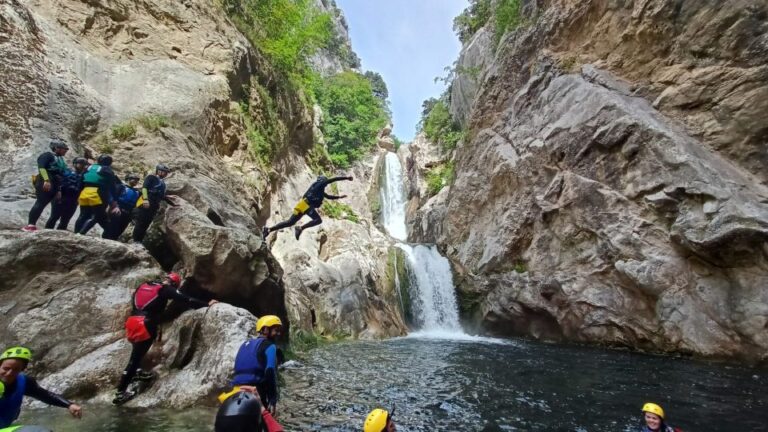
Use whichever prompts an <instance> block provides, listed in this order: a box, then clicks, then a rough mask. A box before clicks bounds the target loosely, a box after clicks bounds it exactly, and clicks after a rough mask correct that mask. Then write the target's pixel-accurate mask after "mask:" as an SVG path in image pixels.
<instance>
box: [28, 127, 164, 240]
mask: <svg viewBox="0 0 768 432" xmlns="http://www.w3.org/2000/svg"><path fill="white" fill-rule="evenodd" d="M68 151H69V146H68V145H67V144H66V143H65V142H63V141H61V140H57V139H54V140H51V142H50V151H47V152H45V153H42V154H41V155H40V156H39V157H38V158H37V174H35V175H33V176H32V184H33V186H34V188H35V203H34V204H33V206H32V209H31V210H30V211H29V218H28V221H27V225H26V226H25V227H23V228H22V230H24V231H27V232H33V231H37V221H38V219H40V216H41V215H42V214H43V210H45V208H46V207H48V205H49V204H50V206H51V215H50V217H49V218H48V220H47V221H46V223H45V228H47V229H54V228H56V229H59V230H67V228H68V226H69V221H70V220H71V219H72V216H74V214H75V212H76V211H77V208H78V206H79V207H80V215H79V217H78V218H77V220H76V221H75V228H74V231H75V233H77V234H87V233H88V231H90V230H91V229H92V228H93V227H94V226H96V224H99V225H100V226H101V228H102V229H103V234H102V237H103V238H105V239H110V240H117V239H118V238H119V237H120V236H121V235H122V234H123V232H125V230H126V228H128V225H129V224H130V223H131V221H133V222H134V229H133V241H134V242H136V243H141V242H142V241H143V240H144V236H145V235H146V232H147V229H149V226H150V224H151V223H152V219H154V217H155V215H156V214H157V212H158V210H159V209H160V203H161V202H162V201H166V202H168V203H169V204H171V205H176V203H175V202H174V201H173V197H172V196H169V195H167V194H166V185H165V180H164V179H165V178H166V177H167V176H168V174H170V172H171V169H170V168H168V166H167V165H165V164H162V163H161V164H158V165H157V166H156V167H155V172H154V174H150V175H148V176H146V178H145V179H144V184H143V185H142V187H141V188H138V187H137V185H138V183H139V181H140V180H141V178H140V177H139V176H138V175H136V174H127V175H126V176H125V183H123V182H122V181H121V180H120V179H119V178H118V177H117V175H116V174H115V172H114V171H113V170H112V156H110V155H101V156H99V157H98V159H97V160H96V162H95V163H90V162H89V161H88V160H87V159H85V158H83V157H76V158H74V159H73V160H72V167H71V168H70V167H69V166H68V165H67V162H66V161H65V159H64V156H65V155H66V154H67V152H68ZM57 223H58V226H57Z"/></svg>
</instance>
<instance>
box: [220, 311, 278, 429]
mask: <svg viewBox="0 0 768 432" xmlns="http://www.w3.org/2000/svg"><path fill="white" fill-rule="evenodd" d="M282 328H283V322H282V321H280V318H278V317H277V316H275V315H266V316H263V317H261V318H259V320H258V321H256V332H257V333H258V337H256V338H255V339H249V340H247V341H245V342H243V344H242V345H240V349H239V350H238V351H237V356H236V357H235V377H234V378H233V379H232V385H233V386H240V387H242V386H253V387H255V388H256V391H257V393H258V394H259V397H260V398H261V400H262V401H263V402H264V403H265V404H266V405H267V410H268V411H269V412H270V413H272V415H273V416H275V415H277V399H278V392H277V365H278V358H279V354H278V349H277V345H275V339H276V338H277V337H279V336H280V333H281V332H282Z"/></svg>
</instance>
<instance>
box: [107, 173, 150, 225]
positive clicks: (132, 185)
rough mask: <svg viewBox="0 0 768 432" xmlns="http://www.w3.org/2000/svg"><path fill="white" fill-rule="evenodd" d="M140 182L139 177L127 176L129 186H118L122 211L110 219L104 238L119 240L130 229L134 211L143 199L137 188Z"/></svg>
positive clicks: (119, 203)
mask: <svg viewBox="0 0 768 432" xmlns="http://www.w3.org/2000/svg"><path fill="white" fill-rule="evenodd" d="M139 180H140V179H139V176H137V175H136V174H128V175H127V176H125V181H126V182H127V183H128V184H127V185H124V184H120V185H119V186H118V188H117V189H118V192H119V195H118V198H117V207H118V208H119V209H120V214H119V215H113V216H112V217H111V218H109V225H108V226H107V229H105V230H104V234H102V236H101V237H102V238H105V239H110V240H117V239H118V238H119V237H120V235H121V234H122V233H123V231H125V229H126V228H128V224H130V223H131V218H132V216H133V211H134V209H135V208H136V206H137V205H139V199H140V198H141V192H140V191H139V190H138V189H137V188H136V185H137V184H138V183H139Z"/></svg>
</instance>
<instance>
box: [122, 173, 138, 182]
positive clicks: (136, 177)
mask: <svg viewBox="0 0 768 432" xmlns="http://www.w3.org/2000/svg"><path fill="white" fill-rule="evenodd" d="M131 180H136V181H139V180H141V178H140V177H139V176H137V175H136V174H128V175H126V176H125V181H131Z"/></svg>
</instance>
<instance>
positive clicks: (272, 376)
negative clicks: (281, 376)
mask: <svg viewBox="0 0 768 432" xmlns="http://www.w3.org/2000/svg"><path fill="white" fill-rule="evenodd" d="M264 354H265V355H266V357H267V366H266V368H265V370H264V383H265V384H266V391H267V394H266V397H267V400H266V401H264V402H265V403H266V405H267V408H268V409H269V410H270V411H272V412H274V410H275V406H276V405H277V346H276V345H272V346H270V347H269V348H267V350H266V351H265V352H264Z"/></svg>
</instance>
